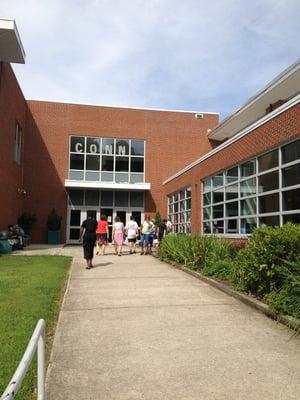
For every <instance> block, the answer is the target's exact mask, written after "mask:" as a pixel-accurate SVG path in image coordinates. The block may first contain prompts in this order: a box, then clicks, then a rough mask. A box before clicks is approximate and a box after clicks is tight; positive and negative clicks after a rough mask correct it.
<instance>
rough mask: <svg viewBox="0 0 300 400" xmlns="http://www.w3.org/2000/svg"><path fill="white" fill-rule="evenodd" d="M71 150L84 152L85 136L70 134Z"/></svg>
mask: <svg viewBox="0 0 300 400" xmlns="http://www.w3.org/2000/svg"><path fill="white" fill-rule="evenodd" d="M71 152H72V153H84V152H85V138H84V137H78V136H72V137H71Z"/></svg>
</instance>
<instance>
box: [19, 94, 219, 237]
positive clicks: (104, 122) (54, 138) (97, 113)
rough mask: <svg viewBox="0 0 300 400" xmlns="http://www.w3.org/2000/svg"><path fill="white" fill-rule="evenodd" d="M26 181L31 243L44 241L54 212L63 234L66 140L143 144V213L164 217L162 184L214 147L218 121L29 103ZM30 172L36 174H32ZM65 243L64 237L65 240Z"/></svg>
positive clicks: (206, 116) (208, 116)
mask: <svg viewBox="0 0 300 400" xmlns="http://www.w3.org/2000/svg"><path fill="white" fill-rule="evenodd" d="M28 105H29V112H28V116H27V130H26V135H27V145H26V150H25V152H26V154H25V160H26V169H25V182H26V187H28V196H27V197H26V207H28V208H29V207H31V210H30V211H31V212H34V213H36V214H37V217H38V222H37V226H36V228H35V230H34V233H33V240H34V241H36V242H44V241H45V240H46V220H47V215H48V213H49V212H50V210H51V209H52V207H55V208H57V210H58V212H59V213H60V214H61V215H63V227H62V234H63V235H65V231H66V212H67V210H66V196H65V191H64V181H65V179H67V177H68V158H69V136H70V135H83V136H95V137H96V136H99V137H117V138H119V137H120V138H122V137H124V138H137V139H145V140H146V166H145V168H146V182H150V183H151V191H150V192H149V193H147V195H146V198H145V212H146V213H149V214H152V215H153V214H154V213H155V212H156V211H157V210H158V211H160V213H161V214H162V216H164V215H166V214H165V212H164V211H165V210H163V208H164V204H165V198H164V191H163V188H162V185H161V184H162V181H163V180H164V179H166V178H167V177H168V176H170V175H171V174H173V173H174V172H175V171H178V170H179V169H181V168H183V167H184V166H186V165H188V164H189V163H190V162H192V161H193V160H194V159H195V158H198V157H199V155H203V154H205V153H206V152H207V151H209V150H210V149H211V148H212V145H211V144H210V142H209V140H208V139H207V129H209V128H212V127H214V126H215V125H216V124H217V123H218V116H217V115H213V114H204V118H203V119H200V120H199V119H196V118H195V116H194V114H193V113H183V112H177V113H176V112H166V111H150V110H137V109H126V108H112V107H96V106H84V105H74V104H62V103H53V102H40V101H29V102H28ZM33 171H35V172H34V173H33ZM63 239H65V237H63Z"/></svg>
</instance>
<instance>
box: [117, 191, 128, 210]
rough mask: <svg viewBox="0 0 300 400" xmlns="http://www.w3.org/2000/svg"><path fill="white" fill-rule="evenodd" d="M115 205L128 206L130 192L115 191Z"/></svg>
mask: <svg viewBox="0 0 300 400" xmlns="http://www.w3.org/2000/svg"><path fill="white" fill-rule="evenodd" d="M115 206H116V207H128V192H115Z"/></svg>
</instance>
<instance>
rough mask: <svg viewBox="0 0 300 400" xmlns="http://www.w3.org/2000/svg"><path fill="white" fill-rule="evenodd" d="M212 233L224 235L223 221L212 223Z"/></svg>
mask: <svg viewBox="0 0 300 400" xmlns="http://www.w3.org/2000/svg"><path fill="white" fill-rule="evenodd" d="M213 233H215V234H218V233H224V221H214V222H213Z"/></svg>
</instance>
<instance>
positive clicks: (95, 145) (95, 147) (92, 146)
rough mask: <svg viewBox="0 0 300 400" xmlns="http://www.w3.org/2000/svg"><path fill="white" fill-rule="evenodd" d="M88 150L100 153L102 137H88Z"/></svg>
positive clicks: (88, 151) (92, 152)
mask: <svg viewBox="0 0 300 400" xmlns="http://www.w3.org/2000/svg"><path fill="white" fill-rule="evenodd" d="M86 152H87V153H91V154H100V139H99V138H87V139H86Z"/></svg>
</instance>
